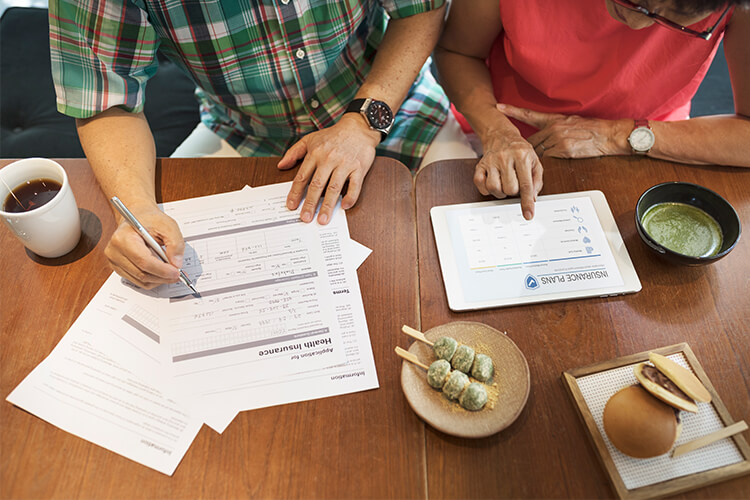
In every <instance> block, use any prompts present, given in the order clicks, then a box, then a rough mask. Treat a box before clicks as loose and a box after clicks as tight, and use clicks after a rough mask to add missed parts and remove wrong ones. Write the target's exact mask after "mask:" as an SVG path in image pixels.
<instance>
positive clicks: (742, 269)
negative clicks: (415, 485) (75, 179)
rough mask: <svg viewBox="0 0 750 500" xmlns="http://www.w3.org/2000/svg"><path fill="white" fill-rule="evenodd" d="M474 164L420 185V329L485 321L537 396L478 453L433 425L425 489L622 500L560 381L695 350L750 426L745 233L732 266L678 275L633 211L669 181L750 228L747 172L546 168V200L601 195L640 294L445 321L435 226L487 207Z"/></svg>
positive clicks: (445, 494)
mask: <svg viewBox="0 0 750 500" xmlns="http://www.w3.org/2000/svg"><path fill="white" fill-rule="evenodd" d="M475 163H476V160H458V161H444V162H438V163H435V164H432V165H430V166H427V167H426V168H424V169H423V170H422V171H420V172H419V174H417V178H416V198H417V227H418V245H419V285H420V288H419V289H420V304H421V311H420V313H421V318H422V321H421V324H422V329H423V330H427V329H429V328H431V327H433V326H436V325H439V324H442V323H446V322H450V321H459V320H464V321H480V322H483V323H487V324H489V325H491V326H493V327H495V328H497V329H499V330H501V331H507V332H508V335H509V337H510V338H511V339H512V340H513V341H514V342H515V343H516V344H517V345H518V347H519V348H520V349H521V351H522V352H523V353H524V354H525V356H526V359H527V360H528V363H529V369H530V372H531V393H530V396H529V400H528V403H527V405H526V408H525V409H524V411H523V412H522V413H521V415H520V417H519V418H518V420H516V422H515V423H514V424H513V425H512V426H510V427H509V428H507V429H506V430H504V431H503V432H501V433H500V434H497V435H495V436H493V437H490V438H487V439H483V440H477V441H471V440H466V439H458V438H453V437H450V436H446V435H444V434H442V433H440V432H438V431H435V430H434V429H432V428H430V427H427V490H428V492H429V496H430V497H434V498H459V497H463V498H500V497H502V498H519V497H524V498H545V497H547V498H548V497H568V498H582V497H585V498H604V497H612V496H613V495H614V492H613V490H612V489H611V488H610V486H609V484H608V481H607V478H606V476H605V473H604V469H603V468H602V467H601V466H600V464H599V463H598V461H597V457H596V454H595V452H594V449H593V447H592V446H591V445H590V443H589V442H588V439H587V436H586V432H585V429H584V426H583V425H582V423H581V422H580V421H579V420H578V416H577V414H576V411H575V408H574V406H573V404H572V403H571V401H570V399H569V397H568V395H567V393H566V390H565V389H564V387H563V384H562V382H561V373H562V372H563V371H565V370H569V369H572V368H576V367H580V366H585V365H590V364H593V363H597V362H602V361H605V360H609V359H612V358H616V357H619V356H623V355H627V354H633V353H637V352H642V351H647V350H650V349H654V348H657V347H663V346H667V345H672V344H678V343H681V342H687V343H688V344H689V345H690V346H691V348H692V349H693V351H694V352H695V354H696V356H697V357H698V360H699V361H700V363H701V364H702V366H703V368H704V369H705V370H706V372H707V374H708V376H709V378H710V379H711V381H712V382H713V384H714V386H715V388H716V390H717V392H718V394H720V395H721V398H722V399H723V401H724V403H725V404H726V406H727V408H728V410H729V413H730V414H731V415H732V416H733V417H734V418H735V419H736V420H740V419H743V418H744V419H745V420H748V419H749V418H750V298H748V297H749V295H748V290H749V289H750V264H748V262H750V241H748V235H747V234H745V235H744V236H743V237H742V239H741V240H740V242H739V244H738V245H737V246H736V248H735V249H734V250H733V251H732V253H730V254H729V255H728V256H727V257H725V258H724V259H723V260H720V261H718V262H716V263H714V264H712V265H709V266H704V267H678V266H674V265H668V264H665V263H663V262H662V261H661V260H659V259H658V258H657V257H656V256H655V255H654V254H652V253H651V252H650V251H648V250H647V249H646V246H645V245H644V244H643V243H642V242H641V241H640V239H639V237H638V234H637V232H636V228H635V222H634V210H635V204H636V201H637V200H638V197H639V196H640V194H641V193H643V192H644V191H645V190H646V189H647V188H649V187H650V186H652V185H654V184H658V183H660V182H665V181H674V180H680V181H686V182H693V183H696V184H700V185H703V186H705V187H707V188H709V189H712V190H714V191H716V192H718V193H719V194H721V195H723V196H724V197H725V198H726V199H727V200H728V201H729V202H730V203H731V204H732V205H733V206H734V207H735V209H736V210H737V212H738V213H739V216H740V219H741V220H742V221H743V222H744V223H745V226H746V227H745V229H746V231H747V223H748V221H750V170H748V169H734V168H722V167H687V166H681V165H676V164H673V163H667V162H660V161H655V160H650V159H647V158H603V159H591V160H576V161H566V160H545V161H544V168H545V171H544V186H545V187H544V190H543V192H542V194H553V193H562V192H573V191H584V190H590V189H598V190H601V191H603V192H604V194H605V196H606V198H607V200H608V202H609V205H610V207H611V209H612V212H613V214H614V216H615V220H616V222H617V225H618V227H619V229H620V232H621V233H622V236H623V239H624V241H625V245H626V246H627V248H628V251H629V253H630V257H631V259H632V260H633V264H634V265H635V268H636V270H637V272H638V275H639V277H640V279H641V282H642V285H643V290H642V291H640V292H639V293H637V294H633V295H627V296H620V297H611V298H593V299H584V300H576V301H568V302H556V303H548V304H539V305H527V306H518V307H509V308H503V309H493V310H485V311H479V312H465V313H453V312H451V311H450V310H449V309H448V304H447V301H446V297H445V289H444V287H443V282H442V277H441V274H440V265H439V262H438V258H437V250H436V248H435V239H434V235H433V232H432V226H431V223H430V218H429V209H430V208H431V207H433V206H435V205H446V204H452V203H464V202H473V201H481V200H483V199H485V198H483V197H482V196H481V195H479V194H478V192H477V191H476V188H475V187H474V185H473V182H472V176H473V171H474V165H475ZM684 496H686V497H689V498H750V477H748V476H745V477H743V478H739V479H735V480H731V481H728V482H724V483H721V484H717V485H714V486H710V487H707V488H703V489H700V490H696V491H692V492H689V493H686V494H685V495H684Z"/></svg>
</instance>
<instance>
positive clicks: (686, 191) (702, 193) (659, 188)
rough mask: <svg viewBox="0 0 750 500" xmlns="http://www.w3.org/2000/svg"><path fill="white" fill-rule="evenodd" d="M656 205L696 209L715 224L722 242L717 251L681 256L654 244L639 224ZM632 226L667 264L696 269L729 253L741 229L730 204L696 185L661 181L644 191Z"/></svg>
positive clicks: (738, 237) (636, 208)
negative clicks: (674, 204) (679, 205)
mask: <svg viewBox="0 0 750 500" xmlns="http://www.w3.org/2000/svg"><path fill="white" fill-rule="evenodd" d="M657 203H685V204H687V205H693V206H695V207H698V208H700V209H701V210H703V211H704V212H706V213H707V214H708V215H710V216H711V217H713V218H714V219H715V220H716V222H718V223H719V226H720V227H721V232H722V243H721V248H719V251H718V252H717V253H716V254H714V255H710V256H708V257H692V256H689V255H684V254H681V253H678V252H675V251H672V250H670V249H668V248H664V247H663V246H661V245H660V244H659V243H657V242H656V241H655V240H654V239H653V238H652V237H651V236H650V235H649V234H648V233H647V232H646V230H645V228H644V227H643V224H642V223H641V221H642V220H643V215H644V214H645V213H646V211H647V210H648V209H649V208H651V207H652V206H654V205H656V204H657ZM635 226H636V228H638V234H639V235H640V237H641V239H642V240H643V242H644V243H645V244H646V245H647V246H648V247H649V248H650V249H652V250H653V251H654V252H656V253H657V254H658V255H659V256H661V257H662V258H664V259H665V260H667V261H670V262H674V263H676V264H684V265H688V266H699V265H702V264H709V263H711V262H715V261H717V260H719V259H721V258H722V257H724V256H725V255H726V254H728V253H729V252H731V251H732V249H733V248H734V247H735V245H736V244H737V242H738V241H739V239H740V233H741V232H742V227H741V226H740V218H739V217H738V216H737V212H735V210H734V208H733V207H732V205H730V204H729V202H728V201H727V200H725V199H724V198H722V197H721V196H719V195H718V194H716V193H714V192H713V191H711V190H710V189H706V188H704V187H702V186H698V185H697V184H690V183H687V182H665V183H663V184H657V185H656V186H653V187H651V188H649V189H647V190H646V191H645V192H644V193H643V194H642V195H641V197H640V198H639V199H638V204H637V205H636V206H635Z"/></svg>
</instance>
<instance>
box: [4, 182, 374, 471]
mask: <svg viewBox="0 0 750 500" xmlns="http://www.w3.org/2000/svg"><path fill="white" fill-rule="evenodd" d="M258 189H259V191H257V192H254V193H253V194H252V196H250V197H249V198H246V197H245V195H243V196H242V197H237V196H236V195H237V193H227V194H224V195H217V196H216V197H206V198H205V199H199V201H197V202H196V203H197V204H196V205H193V204H190V203H187V204H186V202H177V203H179V204H183V205H182V207H179V206H177V207H176V208H175V207H174V206H172V205H171V204H168V205H167V207H166V210H168V213H170V215H173V216H175V217H177V218H178V222H185V221H187V222H188V223H189V224H188V225H186V226H185V227H184V228H183V234H185V235H186V239H187V238H190V237H192V236H193V235H195V234H205V232H209V233H211V232H212V233H218V234H219V238H220V239H221V238H229V239H232V238H234V239H235V240H237V239H238V236H237V235H238V231H239V232H242V230H243V229H242V228H246V227H248V226H252V225H256V226H257V225H260V224H271V226H268V227H264V228H263V230H262V231H263V232H264V234H265V232H266V231H271V232H272V233H270V234H266V236H269V235H270V236H274V235H276V236H280V235H283V234H286V236H284V237H286V238H287V239H288V242H287V243H286V244H285V243H280V242H281V241H282V240H283V239H284V237H280V238H279V239H278V240H276V241H274V239H273V238H267V237H264V238H263V242H264V245H266V246H265V247H263V248H262V249H259V247H255V248H254V249H253V250H254V251H255V253H252V252H245V253H243V252H242V251H240V252H237V251H236V250H237V249H240V250H241V249H242V248H243V247H242V245H239V246H238V245H234V246H231V245H224V246H223V247H222V246H221V245H217V246H213V245H208V246H207V247H206V250H203V249H201V248H200V245H198V244H197V243H196V242H197V241H199V240H201V238H198V239H193V240H192V242H193V243H192V244H193V245H195V246H194V247H192V249H191V247H190V245H191V243H190V241H189V242H188V248H189V250H188V252H192V253H191V254H190V255H191V259H192V260H191V261H190V262H189V265H190V266H191V268H190V271H189V273H188V274H191V273H192V274H194V275H195V277H196V278H197V279H194V281H196V282H197V284H198V288H199V290H200V291H201V292H203V293H204V295H205V297H204V299H206V302H207V301H208V300H207V299H208V298H213V299H216V298H217V297H218V298H221V297H223V295H224V294H230V295H232V297H233V298H232V299H230V300H229V301H228V302H229V303H230V304H232V306H233V307H234V306H238V305H239V308H237V309H232V310H239V311H241V310H243V308H245V309H244V311H245V312H246V314H245V315H244V316H242V317H240V318H239V320H236V321H235V320H232V321H235V323H236V324H237V325H239V326H240V327H242V325H243V322H242V320H243V318H244V319H248V318H254V319H252V320H251V321H256V323H255V324H256V325H258V326H260V323H259V322H260V321H262V320H263V318H265V317H271V318H274V317H275V318H276V323H277V326H276V328H277V329H276V330H275V331H274V332H273V333H275V334H277V335H278V334H279V332H280V331H281V330H279V329H278V324H283V326H284V328H290V329H291V330H286V331H293V332H295V333H298V332H299V331H300V329H302V328H304V327H309V326H315V325H318V322H323V321H324V320H322V318H323V317H324V314H320V315H318V314H309V310H305V314H304V316H305V318H294V317H292V318H291V321H289V318H283V319H285V321H283V322H282V321H280V319H279V318H280V316H284V315H289V314H294V313H293V312H292V313H290V312H289V307H279V308H278V309H274V310H271V308H272V307H275V306H276V305H279V304H281V305H285V304H290V303H295V304H296V303H301V305H302V306H303V307H314V306H315V304H317V307H320V308H323V307H325V308H327V310H328V312H327V314H328V316H329V320H328V322H327V323H326V324H327V328H328V330H329V332H330V333H331V335H332V336H333V337H337V338H338V339H339V343H340V346H341V347H339V349H338V351H339V353H340V358H335V357H330V358H325V356H323V355H326V354H330V353H329V352H327V351H328V350H329V347H328V346H327V344H318V345H317V346H315V347H314V348H313V349H312V350H308V351H307V352H308V353H309V354H308V355H307V356H303V355H304V354H305V353H301V354H294V353H290V352H286V351H282V353H281V354H280V356H281V357H282V358H285V359H276V363H277V364H284V363H285V364H286V366H287V367H292V368H290V369H289V373H288V374H286V375H283V374H281V373H283V370H278V367H272V368H270V369H261V370H258V369H257V366H258V365H257V364H256V365H253V362H249V363H248V362H247V360H245V361H246V364H250V365H253V367H252V369H244V370H243V369H240V370H238V372H240V373H239V376H238V377H237V378H236V379H232V380H231V381H230V380H228V379H229V378H231V377H226V375H227V374H226V373H224V374H220V375H223V376H215V375H216V372H217V371H218V372H221V371H222V370H230V369H231V367H229V366H227V365H226V364H225V365H223V366H222V364H221V363H214V364H213V365H211V364H210V363H209V364H207V365H199V366H200V367H201V368H202V369H205V370H206V371H204V372H202V373H187V375H188V376H187V377H186V378H189V377H194V379H193V380H196V379H197V378H198V377H201V376H202V377H204V378H208V379H210V380H212V382H210V383H205V382H201V384H203V385H201V384H194V385H190V384H187V385H186V384H184V383H182V382H180V381H179V380H178V381H177V382H176V381H175V380H176V379H179V378H180V377H179V376H178V377H175V376H174V375H175V370H174V367H173V366H171V364H174V358H175V357H177V356H183V355H185V354H188V359H187V361H197V363H207V362H208V361H209V360H215V359H219V358H222V359H227V358H224V356H227V355H229V356H245V357H246V356H247V355H248V353H252V349H253V348H255V349H260V348H264V346H265V345H270V344H268V340H269V339H271V337H268V336H266V337H263V335H260V336H259V337H258V338H257V339H254V340H250V341H249V342H248V339H247V338H241V339H237V338H236V337H234V338H227V337H231V335H230V336H226V335H225V336H224V337H221V338H219V339H216V338H211V339H210V340H211V343H210V344H209V345H202V344H201V343H200V335H197V336H194V337H193V338H190V335H194V334H195V332H196V331H198V332H201V331H203V332H205V329H203V330H202V328H204V327H205V326H206V325H209V327H211V325H212V324H214V323H212V322H208V321H203V322H201V321H198V322H197V324H198V327H197V328H195V329H193V327H194V326H196V325H193V324H189V326H186V324H183V327H184V328H183V329H179V328H177V326H175V322H174V320H175V319H184V318H185V314H186V312H185V311H187V313H193V314H201V313H206V312H207V313H213V314H219V315H220V316H221V315H225V316H226V315H229V313H228V309H227V308H225V307H223V306H222V307H220V306H219V305H217V304H221V302H222V301H219V302H214V303H209V304H204V303H202V302H201V301H200V300H199V301H198V305H197V306H196V305H195V303H194V301H195V299H193V298H190V297H184V296H182V295H181V294H182V293H184V292H183V290H184V289H183V288H181V287H182V285H179V284H177V285H170V286H169V287H161V289H157V290H154V291H146V290H142V289H139V288H137V287H134V286H132V285H129V284H128V283H127V282H124V281H123V280H122V279H121V278H119V277H118V276H117V275H115V274H114V273H113V274H112V276H111V277H110V278H109V279H108V280H107V282H106V283H105V284H104V286H102V288H101V289H100V290H99V292H98V293H97V295H96V296H95V297H94V299H93V300H92V301H91V302H90V303H89V305H88V306H87V308H86V309H85V310H84V312H83V313H82V314H81V316H80V317H79V318H78V319H77V320H76V322H75V323H74V325H73V326H72V327H71V329H70V330H69V331H68V333H66V335H65V337H64V338H63V340H62V341H61V342H60V344H59V345H58V346H57V347H56V348H55V350H54V351H53V353H52V354H50V356H48V358H47V359H45V361H44V362H43V363H42V364H40V365H39V366H38V367H37V368H36V369H35V370H34V371H33V372H32V373H31V374H30V375H29V376H28V377H27V378H26V379H25V380H24V381H23V382H22V383H21V384H20V385H19V386H18V387H17V388H16V390H14V391H13V393H12V394H11V395H10V396H9V397H8V400H9V401H10V402H11V403H13V404H16V405H18V406H20V407H22V408H24V409H26V410H28V411H30V412H32V413H34V414H35V415H38V416H40V417H41V418H43V419H45V420H47V421H49V422H50V423H52V424H53V425H56V426H58V427H60V428H61V429H64V430H66V431H68V432H71V433H73V434H75V435H78V436H80V437H83V438H84V439H87V440H89V441H91V442H94V443H96V444H98V445H100V446H103V447H105V448H107V449H110V450H112V451H115V452H116V453H119V454H121V455H124V456H126V457H128V458H131V459H132V460H135V461H137V462H139V463H142V464H144V465H147V466H149V467H152V468H154V469H156V470H159V471H161V472H164V473H166V474H172V473H173V472H174V470H175V468H176V467H177V464H178V463H179V461H180V459H181V458H182V456H184V454H185V452H186V451H187V448H188V447H189V445H190V442H191V441H192V439H194V437H195V435H196V433H197V432H198V430H199V429H200V425H201V422H202V421H203V420H210V421H213V422H214V424H213V425H214V426H215V428H220V430H223V428H225V427H226V426H227V425H228V424H229V423H230V422H231V419H232V418H233V417H234V415H236V413H237V412H238V411H240V410H243V409H249V408H259V407H263V406H269V405H273V404H283V403H288V402H293V401H302V400H306V399H312V398H317V397H325V396H332V395H337V394H343V393H347V392H354V391H360V390H365V389H370V388H375V387H377V386H378V382H377V374H376V372H375V364H374V360H373V357H372V349H371V347H370V341H369V334H368V332H367V324H366V321H365V317H364V309H363V307H362V302H361V294H360V291H359V283H358V280H357V277H356V266H358V265H359V264H360V263H361V262H362V261H363V260H364V259H365V258H366V257H367V255H368V254H369V252H370V251H369V249H366V248H365V247H363V246H362V245H359V244H357V243H356V242H353V241H351V239H350V238H349V234H348V227H347V225H346V218H345V214H344V212H343V211H341V210H340V209H338V210H337V211H336V214H335V215H334V218H333V221H332V223H331V225H330V226H318V225H317V224H316V223H313V224H306V225H303V224H300V223H297V222H294V219H295V217H294V216H292V217H290V212H289V211H288V210H286V208H285V207H284V206H283V199H284V198H285V195H286V192H287V191H288V189H289V185H288V183H287V184H286V185H282V186H277V187H269V188H268V190H267V191H265V192H264V190H263V189H261V188H258ZM253 191H255V190H253ZM258 200H265V202H264V203H259V201H258ZM269 200H274V201H269ZM186 201H188V200H186ZM252 206H255V207H261V209H258V210H255V211H253V210H247V208H248V207H252ZM184 208H189V209H190V210H186V212H187V213H188V215H189V216H188V217H183V216H182V214H180V209H184ZM253 214H254V215H253ZM261 217H262V218H263V221H261V220H260V219H261ZM282 219H288V220H291V221H292V222H289V223H288V224H289V226H296V227H297V228H299V229H298V230H295V231H293V232H291V233H288V234H287V233H285V231H284V230H285V229H288V227H289V226H287V225H284V224H276V223H278V222H279V221H280V220H282ZM296 219H298V216H297V217H296ZM258 223H260V224H258ZM274 228H276V229H274ZM256 230H257V229H256ZM201 231H203V233H202V232H201ZM300 233H305V234H302V235H300ZM307 233H309V234H307ZM257 234H261V233H257ZM295 238H298V239H299V241H295ZM300 238H301V239H300ZM305 238H312V242H311V241H310V240H306V239H305ZM204 240H205V241H209V240H210V238H208V237H207V238H204ZM216 248H219V250H220V251H218V252H217V251H215V250H216ZM227 249H228V250H229V253H226V252H227ZM188 252H186V254H187V253H188ZM263 252H265V254H264V253H263ZM285 252H286V256H287V257H288V259H291V260H294V264H295V265H289V264H288V263H285V262H284V261H283V259H280V258H279V257H280V256H281V255H283V254H284V253H285ZM217 256H222V257H218V258H217ZM186 262H188V259H186ZM277 264H278V265H277ZM282 270H283V271H289V270H291V271H292V272H291V273H286V274H283V273H280V271H282ZM313 270H314V272H315V273H317V275H318V276H317V277H316V278H317V282H316V283H315V286H316V287H317V288H315V291H316V293H318V294H319V296H318V297H317V299H316V300H315V301H311V299H310V297H306V298H305V299H304V300H300V299H298V298H296V297H294V298H293V299H291V300H288V301H282V300H281V299H279V301H278V302H276V303H274V302H273V297H274V296H276V297H277V298H278V297H283V295H278V294H277V295H274V293H276V292H273V293H271V294H268V293H265V294H260V295H258V293H259V292H260V289H262V288H264V287H265V288H269V287H270V288H271V289H274V290H276V291H277V292H278V290H281V291H282V292H283V286H282V285H284V284H285V283H288V281H285V280H284V279H281V280H280V281H278V282H276V283H268V284H263V285H258V286H254V287H253V286H250V287H248V286H246V285H247V283H256V284H257V283H258V282H259V281H264V280H263V279H260V277H265V278H266V279H267V280H271V281H272V280H273V279H275V278H287V277H289V276H291V277H294V278H299V279H296V280H292V281H293V282H294V283H295V284H296V285H302V284H305V283H308V284H309V283H310V281H309V280H310V278H311V277H310V276H309V275H306V276H304V277H303V276H302V275H303V274H306V273H311V272H312V271H313ZM275 272H279V274H278V275H274V274H273V273H275ZM253 273H257V274H253ZM263 273H266V274H265V275H263ZM261 275H262V276H261ZM253 277H255V278H258V279H256V281H252V278H253ZM191 278H194V276H193V275H191ZM298 290H303V291H308V292H311V291H313V288H310V287H305V286H295V287H294V288H293V289H292V291H294V292H295V293H296V291H298ZM269 297H270V299H269ZM295 300H296V301H297V302H294V301H295ZM225 303H226V302H225ZM191 304H192V305H191ZM266 307H268V309H264V308H266ZM274 313H275V314H276V316H274ZM269 314H270V316H268V315H269ZM258 318H260V319H258ZM330 318H332V319H330ZM199 319H200V318H199ZM295 321H297V323H295ZM219 323H220V322H219ZM269 324H273V323H269ZM201 325H202V326H201ZM221 325H223V323H222V324H220V325H219V326H221ZM214 327H215V326H214ZM295 328H296V329H297V330H294V329H295ZM188 329H189V330H190V331H189V332H188V333H187V337H186V336H185V335H184V334H185V330H188ZM238 329H239V328H238ZM175 330H179V331H177V332H175ZM301 331H302V332H303V334H304V333H305V330H301ZM210 333H211V332H209V334H210ZM224 333H226V332H224ZM181 335H182V336H181ZM282 336H283V335H282ZM309 337H311V338H315V340H320V339H321V338H324V337H319V336H318V337H316V336H315V335H311V336H309ZM305 338H308V337H305V336H304V335H303V337H301V340H299V339H290V340H288V342H297V343H300V342H306V341H308V340H304V339H305ZM180 342H184V343H185V344H186V345H181V344H180ZM222 342H223V344H222ZM251 342H260V343H261V344H262V345H261V344H259V345H253V346H242V347H240V348H236V347H237V346H238V345H242V344H243V343H251ZM284 342H287V340H282V341H281V342H277V343H275V344H274V346H284V345H287V344H285V343H284ZM265 348H266V349H269V347H265ZM180 349H183V350H182V351H180ZM214 350H215V351H222V350H226V352H215V353H213V352H212V353H211V354H209V355H202V354H204V353H205V352H206V351H214ZM321 353H322V354H323V355H321ZM195 354H198V356H197V357H196V356H194V355H195ZM293 356H299V357H300V359H296V360H293V359H292V357H293ZM232 359H234V358H232ZM320 359H326V361H325V362H321V361H319V360H320ZM334 359H335V360H336V361H333V360H334ZM295 363H296V364H295ZM194 367H195V364H194V365H193V368H194ZM212 372H213V373H212ZM251 372H252V373H254V374H253V375H252V376H245V375H247V373H251ZM243 377H244V378H243ZM144 381H148V383H146V382H144ZM131 386H134V387H136V388H137V389H138V390H133V388H132V387H131ZM248 388H250V390H248ZM207 402H208V403H211V404H212V403H216V405H215V406H212V407H208V408H210V409H211V411H210V412H207V411H206V408H207V406H206V404H207ZM61 408H62V409H61ZM196 408H197V409H199V410H200V411H195V409H196ZM144 415H145V416H147V417H148V418H145V417H144Z"/></svg>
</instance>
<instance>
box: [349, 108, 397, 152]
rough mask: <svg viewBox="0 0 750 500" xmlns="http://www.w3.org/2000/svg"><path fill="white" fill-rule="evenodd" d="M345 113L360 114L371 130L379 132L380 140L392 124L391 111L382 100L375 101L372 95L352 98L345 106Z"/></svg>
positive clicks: (386, 134) (381, 140)
mask: <svg viewBox="0 0 750 500" xmlns="http://www.w3.org/2000/svg"><path fill="white" fill-rule="evenodd" d="M345 112H346V113H356V112H358V113H359V114H361V115H362V116H363V117H364V119H365V121H366V122H367V124H368V125H369V126H370V128H371V129H372V130H377V131H378V132H380V142H383V141H384V140H385V138H386V137H387V136H388V132H390V131H391V127H392V126H393V111H391V108H390V107H389V106H388V104H386V103H384V102H383V101H376V100H375V99H373V98H372V97H368V98H366V99H354V100H353V101H352V102H351V103H349V106H347V108H346V111H345Z"/></svg>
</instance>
